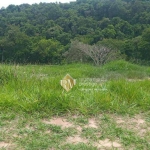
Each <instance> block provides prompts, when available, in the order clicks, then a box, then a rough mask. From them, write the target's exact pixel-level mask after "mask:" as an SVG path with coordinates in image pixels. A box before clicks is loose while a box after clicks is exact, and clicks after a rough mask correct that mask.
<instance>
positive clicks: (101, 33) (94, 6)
mask: <svg viewBox="0 0 150 150" xmlns="http://www.w3.org/2000/svg"><path fill="white" fill-rule="evenodd" d="M75 40H78V41H79V42H82V43H84V44H86V45H90V46H92V45H99V44H100V45H103V46H106V47H110V48H111V49H115V50H118V51H119V52H120V54H121V55H123V56H124V58H125V59H127V60H134V61H141V62H142V61H143V62H144V61H145V62H149V61H150V1H149V0H76V1H75V2H70V3H40V4H33V5H29V4H22V5H16V6H15V5H9V6H8V7H7V8H1V9H0V61H1V62H12V63H49V64H60V63H63V62H66V55H64V54H65V53H66V52H69V51H68V50H70V47H71V41H75ZM73 51H74V53H76V54H78V51H77V50H76V49H75V48H74V49H73ZM70 52H71V51H70ZM70 57H71V56H70ZM77 57H78V56H77ZM87 60H89V61H90V58H87V59H86V61H87Z"/></svg>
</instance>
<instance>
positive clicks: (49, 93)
mask: <svg viewBox="0 0 150 150" xmlns="http://www.w3.org/2000/svg"><path fill="white" fill-rule="evenodd" d="M67 73H69V74H70V75H71V76H72V77H73V78H75V79H76V80H77V84H76V85H75V86H74V87H73V89H71V91H69V92H65V91H64V90H63V88H62V87H61V86H60V80H61V79H62V78H63V77H64V76H65V75H66V74H67ZM149 75H150V68H149V67H144V66H138V65H134V64H130V63H128V62H125V61H116V62H112V63H109V64H106V65H105V66H103V67H94V66H91V65H86V64H70V65H62V66H49V65H43V66H42V65H41V66H38V65H26V66H19V65H18V66H13V65H1V66H0V81H1V85H0V86H1V91H0V110H1V111H15V112H17V113H22V112H28V113H30V114H34V113H39V112H40V115H41V116H45V115H46V114H47V113H48V114H50V115H56V114H64V113H67V112H71V113H77V112H78V113H80V114H84V115H95V114H99V113H100V112H103V111H106V112H107V111H109V112H115V113H130V114H133V113H135V112H138V111H147V110H149V109H150V99H149V97H150V93H149V86H150V81H149V79H148V78H149ZM128 79H130V80H131V79H132V80H133V81H129V80H128ZM139 79H140V80H139Z"/></svg>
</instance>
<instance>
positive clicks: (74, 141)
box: [66, 135, 88, 144]
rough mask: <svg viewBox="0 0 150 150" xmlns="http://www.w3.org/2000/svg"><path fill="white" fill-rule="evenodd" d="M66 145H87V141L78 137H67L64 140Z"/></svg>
mask: <svg viewBox="0 0 150 150" xmlns="http://www.w3.org/2000/svg"><path fill="white" fill-rule="evenodd" d="M66 141H67V143H72V144H78V143H84V144H87V143H88V140H87V139H83V138H81V137H80V136H79V135H75V136H73V137H68V138H67V139H66Z"/></svg>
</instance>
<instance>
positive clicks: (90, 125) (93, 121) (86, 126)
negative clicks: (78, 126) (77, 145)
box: [84, 118, 98, 129]
mask: <svg viewBox="0 0 150 150" xmlns="http://www.w3.org/2000/svg"><path fill="white" fill-rule="evenodd" d="M84 127H85V128H89V127H90V128H96V129H97V128H98V126H97V123H96V120H95V119H94V118H91V119H89V123H88V125H85V126H84Z"/></svg>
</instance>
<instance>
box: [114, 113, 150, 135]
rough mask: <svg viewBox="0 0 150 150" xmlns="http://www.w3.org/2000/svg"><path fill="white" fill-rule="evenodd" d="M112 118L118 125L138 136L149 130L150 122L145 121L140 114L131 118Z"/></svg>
mask: <svg viewBox="0 0 150 150" xmlns="http://www.w3.org/2000/svg"><path fill="white" fill-rule="evenodd" d="M113 118H114V120H115V121H116V123H117V125H118V126H120V127H123V128H126V129H128V130H132V131H134V132H135V133H136V134H137V135H139V136H144V135H145V134H146V133H147V132H150V128H149V126H150V123H148V122H146V121H145V119H144V117H143V116H142V115H136V116H134V117H132V118H131V117H128V116H127V117H121V116H119V117H116V116H113Z"/></svg>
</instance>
